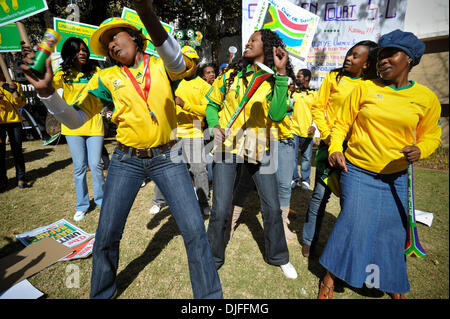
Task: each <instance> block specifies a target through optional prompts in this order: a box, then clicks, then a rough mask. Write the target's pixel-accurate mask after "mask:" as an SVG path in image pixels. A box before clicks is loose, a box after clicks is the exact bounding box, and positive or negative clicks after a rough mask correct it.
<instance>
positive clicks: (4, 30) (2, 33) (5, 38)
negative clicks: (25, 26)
mask: <svg viewBox="0 0 450 319" xmlns="http://www.w3.org/2000/svg"><path fill="white" fill-rule="evenodd" d="M20 41H21V38H20V34H19V30H17V26H16V24H15V23H11V24H7V25H4V26H2V27H0V52H20V51H21V47H20Z"/></svg>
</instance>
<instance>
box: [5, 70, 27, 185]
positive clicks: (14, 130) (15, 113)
mask: <svg viewBox="0 0 450 319" xmlns="http://www.w3.org/2000/svg"><path fill="white" fill-rule="evenodd" d="M14 93H17V94H14ZM25 104H26V101H25V98H24V96H23V93H22V88H21V87H20V84H19V83H17V82H13V83H11V84H8V83H7V82H5V77H4V75H3V73H2V72H0V191H3V190H4V189H5V188H6V187H7V186H8V177H7V175H6V162H5V159H6V133H8V136H9V142H10V144H11V151H12V154H13V157H14V165H15V167H16V179H17V186H18V187H19V188H24V187H25V186H26V184H25V160H24V157H23V153H22V115H21V114H20V108H21V107H22V106H24V105H25Z"/></svg>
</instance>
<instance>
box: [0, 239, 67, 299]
mask: <svg viewBox="0 0 450 319" xmlns="http://www.w3.org/2000/svg"><path fill="white" fill-rule="evenodd" d="M72 251H73V250H72V249H71V248H69V247H66V246H64V245H62V244H60V243H58V242H57V241H56V240H54V239H51V238H44V239H42V240H40V241H39V242H37V243H36V244H34V245H31V246H28V247H25V248H24V249H23V250H21V251H19V252H17V253H13V254H11V255H9V256H6V257H5V258H2V259H0V291H4V290H6V289H8V288H9V287H11V286H13V285H14V284H16V283H18V282H20V281H22V280H24V279H26V278H28V277H31V276H33V275H34V274H36V273H38V272H40V271H41V270H43V269H44V268H46V267H48V266H50V265H52V264H54V263H55V262H57V261H58V260H59V259H61V258H63V257H64V256H67V255H68V254H70V253H72Z"/></svg>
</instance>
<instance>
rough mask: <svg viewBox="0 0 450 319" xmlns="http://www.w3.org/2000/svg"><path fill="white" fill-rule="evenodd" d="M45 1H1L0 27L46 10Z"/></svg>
mask: <svg viewBox="0 0 450 319" xmlns="http://www.w3.org/2000/svg"><path fill="white" fill-rule="evenodd" d="M47 9H48V7H47V2H46V1H45V0H27V1H19V0H2V1H0V27H1V26H3V25H6V24H10V23H13V22H16V21H20V20H23V19H25V18H27V17H30V16H33V15H35V14H38V13H40V12H42V11H45V10H47Z"/></svg>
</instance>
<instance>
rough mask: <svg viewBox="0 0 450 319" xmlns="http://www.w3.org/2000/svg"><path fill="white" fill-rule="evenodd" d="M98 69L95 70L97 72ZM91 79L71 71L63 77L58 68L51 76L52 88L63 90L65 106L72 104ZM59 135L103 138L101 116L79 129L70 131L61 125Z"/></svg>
mask: <svg viewBox="0 0 450 319" xmlns="http://www.w3.org/2000/svg"><path fill="white" fill-rule="evenodd" d="M99 70H100V68H97V70H96V72H98V71H99ZM90 78H91V77H87V76H85V74H84V73H83V72H78V71H77V70H75V69H71V70H70V73H69V74H68V75H67V76H64V71H63V70H62V69H61V68H60V69H58V70H56V72H55V75H54V76H53V87H54V88H55V89H56V90H58V89H63V96H62V97H63V99H64V101H66V103H67V104H72V103H73V102H74V101H75V100H76V99H77V97H78V96H80V94H81V92H82V91H83V90H84V89H85V87H86V86H87V84H88V82H89V80H90ZM98 104H99V108H100V110H101V109H102V108H103V106H102V104H101V103H100V102H98ZM61 134H63V135H70V136H103V135H104V130H103V120H102V115H101V114H100V112H99V113H97V114H95V115H94V116H93V117H92V118H91V119H90V120H89V121H87V122H86V123H84V124H83V125H82V126H81V127H79V128H76V129H70V128H68V127H67V126H65V125H64V124H61Z"/></svg>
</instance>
